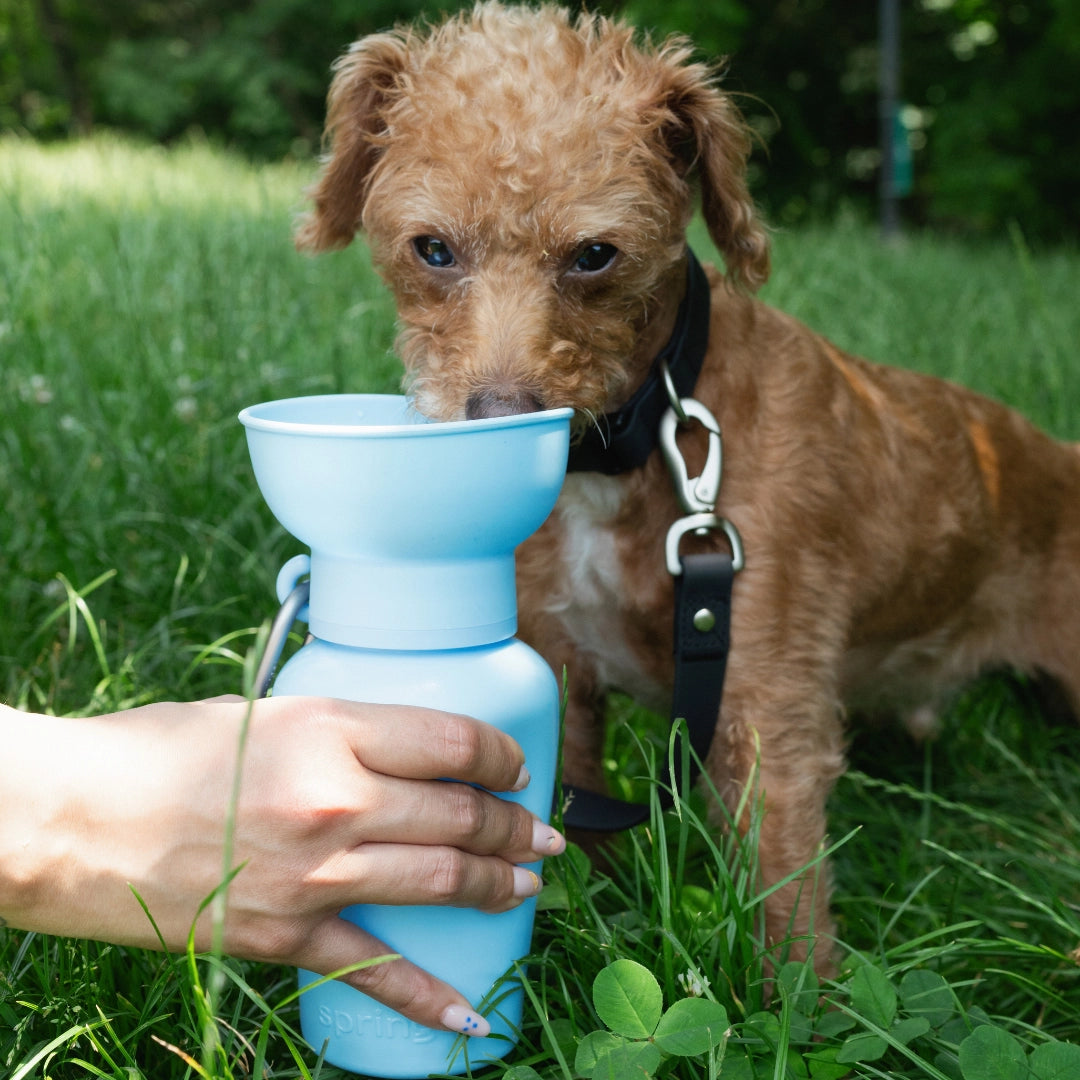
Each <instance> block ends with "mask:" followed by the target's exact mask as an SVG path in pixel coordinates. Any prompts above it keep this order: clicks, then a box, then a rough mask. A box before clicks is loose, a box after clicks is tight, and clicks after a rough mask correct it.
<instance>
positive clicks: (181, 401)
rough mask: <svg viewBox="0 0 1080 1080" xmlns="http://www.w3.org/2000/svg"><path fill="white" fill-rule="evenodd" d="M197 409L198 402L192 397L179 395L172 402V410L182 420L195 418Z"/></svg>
mask: <svg viewBox="0 0 1080 1080" xmlns="http://www.w3.org/2000/svg"><path fill="white" fill-rule="evenodd" d="M198 411H199V403H198V402H197V401H196V400H195V399H194V398H193V397H179V398H177V399H176V401H174V402H173V412H174V413H176V415H177V416H178V417H179V418H180V419H181V420H183V421H184V423H189V422H190V421H192V420H194V419H195V415H196V413H198Z"/></svg>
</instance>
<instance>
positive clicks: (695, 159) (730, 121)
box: [661, 47, 769, 290]
mask: <svg viewBox="0 0 1080 1080" xmlns="http://www.w3.org/2000/svg"><path fill="white" fill-rule="evenodd" d="M688 52H689V50H688V48H685V47H682V48H679V47H675V48H670V47H669V49H666V50H664V52H662V53H661V59H662V60H663V61H665V63H664V68H665V72H664V97H665V101H664V104H665V106H666V108H667V110H668V111H669V114H670V115H671V117H673V120H674V122H673V123H669V125H667V130H666V133H665V134H666V137H667V139H668V145H669V148H670V150H671V152H672V153H673V154H674V156H675V159H676V160H677V161H679V162H681V164H682V167H683V168H684V169H685V170H686V174H687V175H688V176H689V175H690V174H691V173H693V172H696V174H697V176H698V178H699V180H700V184H701V209H702V213H703V214H704V217H705V224H706V225H707V226H708V229H709V235H710V236H711V237H712V239H713V243H715V244H716V246H717V248H718V249H719V250H720V253H721V254H722V255H723V256H724V262H725V263H726V264H727V270H728V276H729V277H730V278H731V279H732V281H733V282H734V283H735V284H736V285H739V286H742V287H743V288H747V289H751V290H753V289H758V288H760V287H761V286H762V285H764V284H765V282H766V281H767V280H768V277H769V234H768V232H767V231H766V229H765V226H764V224H763V223H762V221H761V219H760V218H759V217H758V214H757V211H756V209H755V207H754V201H753V199H752V198H751V197H750V191H749V189H748V187H747V184H746V159H747V158H748V157H749V155H750V148H751V133H750V129H749V128H748V127H747V125H746V123H745V122H744V120H743V118H742V116H741V114H740V113H739V110H738V109H737V108H736V107H735V105H734V104H733V103H732V101H731V98H730V97H729V96H728V95H727V94H725V93H723V92H722V91H721V90H720V89H719V87H718V86H717V85H716V75H715V72H713V70H712V69H710V68H708V67H706V66H705V65H703V64H690V63H687V62H686V56H687V54H688Z"/></svg>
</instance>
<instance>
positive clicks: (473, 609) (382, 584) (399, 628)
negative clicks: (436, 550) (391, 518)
mask: <svg viewBox="0 0 1080 1080" xmlns="http://www.w3.org/2000/svg"><path fill="white" fill-rule="evenodd" d="M309 606H310V611H309V616H308V625H309V626H310V628H311V632H312V633H313V634H314V635H315V636H316V637H317V638H321V639H322V640H324V641H333V642H336V643H338V644H340V645H352V646H357V647H360V648H367V649H460V648H469V647H472V646H476V645H490V644H492V643H494V642H496V641H503V640H505V639H506V638H509V637H513V635H514V633H515V631H516V630H517V593H516V587H515V580H514V556H513V553H512V552H511V553H510V554H509V555H505V554H503V555H494V556H485V557H480V558H473V559H452V560H451V559H445V560H435V559H431V560H418V559H408V560H391V559H385V560H379V559H363V560H360V559H356V558H341V557H337V556H333V555H327V554H324V553H319V552H315V551H312V553H311V597H310V600H309Z"/></svg>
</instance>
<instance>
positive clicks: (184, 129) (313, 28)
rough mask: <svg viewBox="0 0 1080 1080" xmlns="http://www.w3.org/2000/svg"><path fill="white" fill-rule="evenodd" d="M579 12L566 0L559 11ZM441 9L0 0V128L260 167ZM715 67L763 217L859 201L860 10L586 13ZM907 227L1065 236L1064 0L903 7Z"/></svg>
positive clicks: (866, 103) (867, 184) (866, 147)
mask: <svg viewBox="0 0 1080 1080" xmlns="http://www.w3.org/2000/svg"><path fill="white" fill-rule="evenodd" d="M575 2H579V3H580V0H575ZM457 6H462V5H461V4H459V3H457V2H456V0H449V2H443V3H439V2H437V0H436V2H432V3H427V4H425V3H424V2H423V0H321V2H315V0H0V127H4V128H9V129H16V130H20V131H23V132H26V133H28V134H30V135H33V136H36V137H56V136H61V135H68V134H72V133H80V132H85V131H88V130H90V129H91V128H93V127H98V126H107V127H114V128H121V129H124V130H128V131H133V132H137V133H140V134H142V135H144V136H147V137H149V138H151V139H155V140H169V139H175V138H178V137H181V136H183V135H185V134H186V133H189V132H191V131H200V132H202V133H203V134H205V135H206V136H208V137H210V138H212V139H214V140H220V141H222V142H223V143H226V144H228V145H231V146H233V147H235V148H237V149H239V150H241V151H243V152H244V153H247V154H250V155H253V156H256V157H263V158H268V159H269V158H277V157H281V156H282V155H285V154H289V153H291V154H294V155H297V156H304V155H308V154H311V153H313V152H314V151H315V149H317V147H318V144H319V133H320V129H321V123H322V115H323V107H324V101H325V94H326V87H327V82H328V75H329V68H330V64H331V62H332V60H333V59H334V57H335V56H337V55H338V54H339V53H340V52H341V51H342V50H343V48H344V47H345V46H346V45H347V44H348V43H349V42H350V41H352V40H354V39H355V38H356V37H358V36H360V35H361V34H364V33H369V32H371V31H373V30H377V29H382V28H385V27H387V26H389V25H392V24H393V23H395V22H397V21H399V20H401V19H411V18H414V17H416V16H418V15H419V14H421V13H425V14H427V15H428V16H430V17H432V18H438V17H439V15H440V13H441V12H442V11H443V10H446V9H448V8H450V9H453V8H455V7H457ZM590 6H591V7H593V8H595V9H598V10H602V11H608V12H614V11H621V12H623V13H625V14H626V15H628V16H629V17H630V18H631V19H633V21H635V22H636V23H638V24H639V25H641V26H644V27H651V28H653V29H654V30H655V32H656V33H657V34H663V33H667V32H670V31H679V32H682V33H684V34H686V35H688V36H689V37H691V38H692V39H693V40H694V42H695V43H696V45H697V47H698V49H699V50H700V52H701V54H702V55H703V56H704V57H705V58H716V57H719V56H722V55H727V56H729V57H730V61H729V64H728V74H727V86H728V88H729V89H731V90H732V91H733V92H735V93H736V94H738V95H739V99H740V102H741V104H742V106H743V108H744V111H745V112H746V113H747V115H748V117H749V118H750V121H751V123H752V124H753V125H754V127H755V129H756V131H757V132H758V135H759V138H760V143H761V148H762V151H763V152H762V153H760V154H759V155H757V157H756V158H755V162H754V166H753V168H754V170H755V176H754V180H755V193H756V194H757V196H758V198H759V199H760V200H761V201H762V203H763V204H764V206H765V208H766V210H767V211H768V212H769V213H770V215H771V216H772V217H773V218H774V220H776V221H778V222H779V223H781V224H789V223H792V224H793V223H797V222H798V221H800V220H803V219H806V218H807V217H811V216H819V215H829V214H831V213H834V212H835V211H836V210H837V208H838V207H840V206H841V205H845V204H855V205H862V206H865V207H867V208H869V207H870V206H872V204H873V201H874V198H875V196H876V190H877V182H878V173H879V169H880V152H879V149H878V128H879V121H878V101H877V86H878V47H877V29H878V28H877V5H876V4H875V3H872V2H871V0H776V2H773V3H769V4H763V3H753V2H751V0H710V2H709V3H701V2H700V0H599V2H595V3H593V4H591V5H590ZM902 32H903V73H902V78H901V86H902V90H903V93H904V95H905V98H906V101H907V102H908V103H909V104H908V107H907V108H906V109H905V110H904V111H903V114H902V118H903V120H904V123H905V125H906V127H907V131H908V138H909V140H910V143H911V146H912V150H913V153H914V157H915V184H914V189H913V192H912V195H911V196H910V197H909V199H908V200H907V205H906V207H905V216H906V217H907V219H908V220H910V221H914V222H919V223H930V224H933V225H935V226H939V227H940V226H947V227H954V228H957V229H962V230H967V231H978V230H996V229H1000V228H1002V227H1003V226H1004V225H1005V224H1006V223H1007V222H1009V221H1013V220H1015V221H1017V222H1019V224H1020V225H1021V227H1022V228H1023V229H1024V230H1025V232H1027V233H1028V234H1029V235H1031V236H1040V237H1046V238H1050V239H1057V238H1059V237H1061V236H1062V235H1067V236H1070V237H1072V238H1076V237H1077V236H1080V140H1078V139H1077V137H1076V132H1075V129H1076V118H1077V117H1078V116H1080V3H1077V0H903V4H902Z"/></svg>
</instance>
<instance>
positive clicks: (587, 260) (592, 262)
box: [574, 243, 619, 274]
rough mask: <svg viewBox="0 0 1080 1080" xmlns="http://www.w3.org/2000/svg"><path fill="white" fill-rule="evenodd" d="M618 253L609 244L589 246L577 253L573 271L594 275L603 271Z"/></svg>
mask: <svg viewBox="0 0 1080 1080" xmlns="http://www.w3.org/2000/svg"><path fill="white" fill-rule="evenodd" d="M618 253H619V250H618V248H616V247H614V246H613V245H611V244H599V243H597V244H589V245H587V246H586V247H584V248H582V249H581V251H579V252H578V254H577V258H576V259H575V260H574V269H575V270H576V271H577V272H578V273H579V274H595V273H597V272H598V271H600V270H603V269H604V267H606V266H607V265H608V264H609V263H610V262H611V260H612V259H614V258H615V256H616V255H618Z"/></svg>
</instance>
